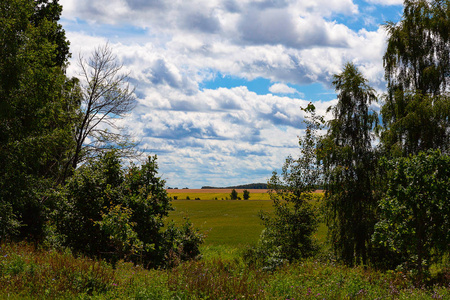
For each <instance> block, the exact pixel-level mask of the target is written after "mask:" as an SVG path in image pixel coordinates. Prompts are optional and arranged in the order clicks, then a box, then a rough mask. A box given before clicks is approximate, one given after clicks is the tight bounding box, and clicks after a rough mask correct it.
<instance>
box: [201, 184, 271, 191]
mask: <svg viewBox="0 0 450 300" xmlns="http://www.w3.org/2000/svg"><path fill="white" fill-rule="evenodd" d="M202 189H264V190H265V189H267V183H250V184H244V185H237V186H229V187H214V186H202Z"/></svg>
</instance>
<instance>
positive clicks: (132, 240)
mask: <svg viewBox="0 0 450 300" xmlns="http://www.w3.org/2000/svg"><path fill="white" fill-rule="evenodd" d="M157 170H158V166H157V163H156V157H149V158H148V159H147V161H146V162H145V163H144V164H143V165H142V166H140V167H138V166H135V165H132V166H131V167H129V168H128V169H127V170H123V169H122V166H121V164H120V161H119V159H118V157H117V156H116V154H115V152H110V153H107V154H105V155H104V156H103V157H101V158H100V159H98V160H93V161H90V162H89V163H87V164H85V165H83V166H82V167H80V168H79V169H77V170H76V172H75V174H74V175H73V177H72V178H70V179H69V181H68V183H67V184H66V186H64V187H63V188H61V190H60V191H59V193H57V194H56V196H55V205H54V206H55V207H54V212H53V213H52V216H51V220H50V222H49V226H48V227H49V228H54V230H53V236H52V237H51V239H53V240H58V241H60V243H61V245H63V246H65V247H69V248H70V249H72V250H73V251H74V252H76V253H81V254H86V255H89V256H91V257H102V258H105V259H108V260H109V261H112V262H113V263H115V262H116V261H117V260H119V259H124V260H126V261H133V262H134V263H136V264H142V265H144V266H146V267H158V266H165V265H166V257H167V255H168V253H169V252H170V251H178V252H179V251H180V250H179V249H178V248H177V249H171V248H170V247H168V244H167V241H166V239H167V237H166V235H167V234H166V233H165V231H164V228H163V226H164V219H165V218H166V217H167V215H168V213H169V211H170V210H172V206H171V203H170V198H169V196H168V194H167V192H166V191H165V189H164V184H165V182H164V180H161V179H160V178H159V177H157ZM189 228H190V227H189ZM171 230H172V232H174V233H173V234H172V235H171V236H173V239H183V236H178V235H183V234H186V230H184V231H183V230H181V229H180V230H177V229H173V228H172V229H171ZM201 241H202V240H201V239H194V240H192V243H196V242H201ZM172 244H173V245H174V246H177V244H176V243H175V244H174V243H172ZM197 246H198V245H197ZM177 247H178V246H177ZM183 249H184V248H183ZM180 255H181V254H180ZM182 255H185V254H182ZM182 255H181V256H182ZM186 257H191V256H190V254H189V255H188V254H186Z"/></svg>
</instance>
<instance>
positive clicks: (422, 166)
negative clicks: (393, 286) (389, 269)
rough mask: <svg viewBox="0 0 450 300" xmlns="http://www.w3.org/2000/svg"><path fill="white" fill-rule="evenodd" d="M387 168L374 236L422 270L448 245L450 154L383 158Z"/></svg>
mask: <svg viewBox="0 0 450 300" xmlns="http://www.w3.org/2000/svg"><path fill="white" fill-rule="evenodd" d="M384 166H385V168H386V170H388V174H387V185H388V189H387V192H386V195H385V196H384V197H383V199H382V200H381V202H380V212H381V219H380V221H379V222H378V223H377V224H376V228H375V233H374V235H373V239H374V240H375V241H377V242H379V243H381V244H382V245H384V246H387V247H389V248H390V249H391V250H392V251H394V252H395V253H398V254H401V256H403V257H402V258H403V266H404V267H406V268H407V269H415V270H417V271H418V275H419V278H420V277H422V273H423V272H427V270H428V267H429V266H430V263H431V262H433V261H436V260H438V259H440V258H442V257H443V255H445V254H446V253H448V251H449V250H450V246H449V245H450V206H449V203H450V198H449V197H450V195H449V193H448V187H449V186H450V156H449V155H446V154H441V153H440V151H429V152H426V153H423V152H422V153H419V154H418V155H416V156H410V157H403V158H399V159H394V160H391V161H387V160H385V161H384Z"/></svg>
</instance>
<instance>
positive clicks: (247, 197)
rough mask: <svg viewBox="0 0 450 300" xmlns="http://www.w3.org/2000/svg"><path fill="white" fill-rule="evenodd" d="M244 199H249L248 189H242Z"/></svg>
mask: <svg viewBox="0 0 450 300" xmlns="http://www.w3.org/2000/svg"><path fill="white" fill-rule="evenodd" d="M243 197H244V200H248V199H250V192H249V191H248V190H244V196H243Z"/></svg>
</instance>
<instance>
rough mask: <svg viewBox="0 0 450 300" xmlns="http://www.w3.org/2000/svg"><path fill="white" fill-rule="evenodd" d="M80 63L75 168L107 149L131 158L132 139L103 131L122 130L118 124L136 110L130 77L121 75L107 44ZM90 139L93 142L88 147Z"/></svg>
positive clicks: (120, 67)
mask: <svg viewBox="0 0 450 300" xmlns="http://www.w3.org/2000/svg"><path fill="white" fill-rule="evenodd" d="M78 63H79V65H80V68H81V73H80V78H81V91H82V92H81V94H82V96H83V99H82V103H81V112H80V115H81V117H80V123H79V126H78V128H77V131H76V137H75V139H76V142H77V149H76V151H75V154H74V158H73V160H72V166H73V168H76V166H77V165H78V163H79V162H80V161H82V160H83V156H87V157H89V156H91V155H93V156H96V155H97V154H98V153H99V152H102V151H104V150H105V149H111V148H114V149H117V150H119V152H120V151H122V150H123V151H124V152H127V154H124V155H126V156H128V155H129V154H130V153H131V151H132V148H133V147H134V146H135V143H134V142H133V141H132V139H131V137H130V136H129V135H127V134H124V133H112V132H109V131H107V130H105V129H104V128H100V127H104V126H107V127H110V128H113V129H115V130H117V131H120V130H122V128H120V127H119V126H117V124H116V123H115V121H116V120H117V119H120V118H123V117H124V116H125V114H127V113H128V112H130V111H131V110H132V109H133V108H134V107H135V104H136V100H135V97H134V89H133V88H132V87H131V86H130V84H129V82H128V75H129V74H127V73H123V72H122V67H123V66H122V65H121V64H119V63H118V62H117V57H116V56H115V55H114V54H113V52H112V49H111V47H110V46H109V45H108V44H106V45H104V46H100V47H98V48H96V49H95V50H94V51H93V52H92V54H91V56H90V57H89V59H87V60H86V59H85V58H84V57H82V56H81V55H80V56H79V59H78ZM102 124H103V125H102ZM88 139H89V140H91V142H90V143H88V144H86V140H88Z"/></svg>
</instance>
